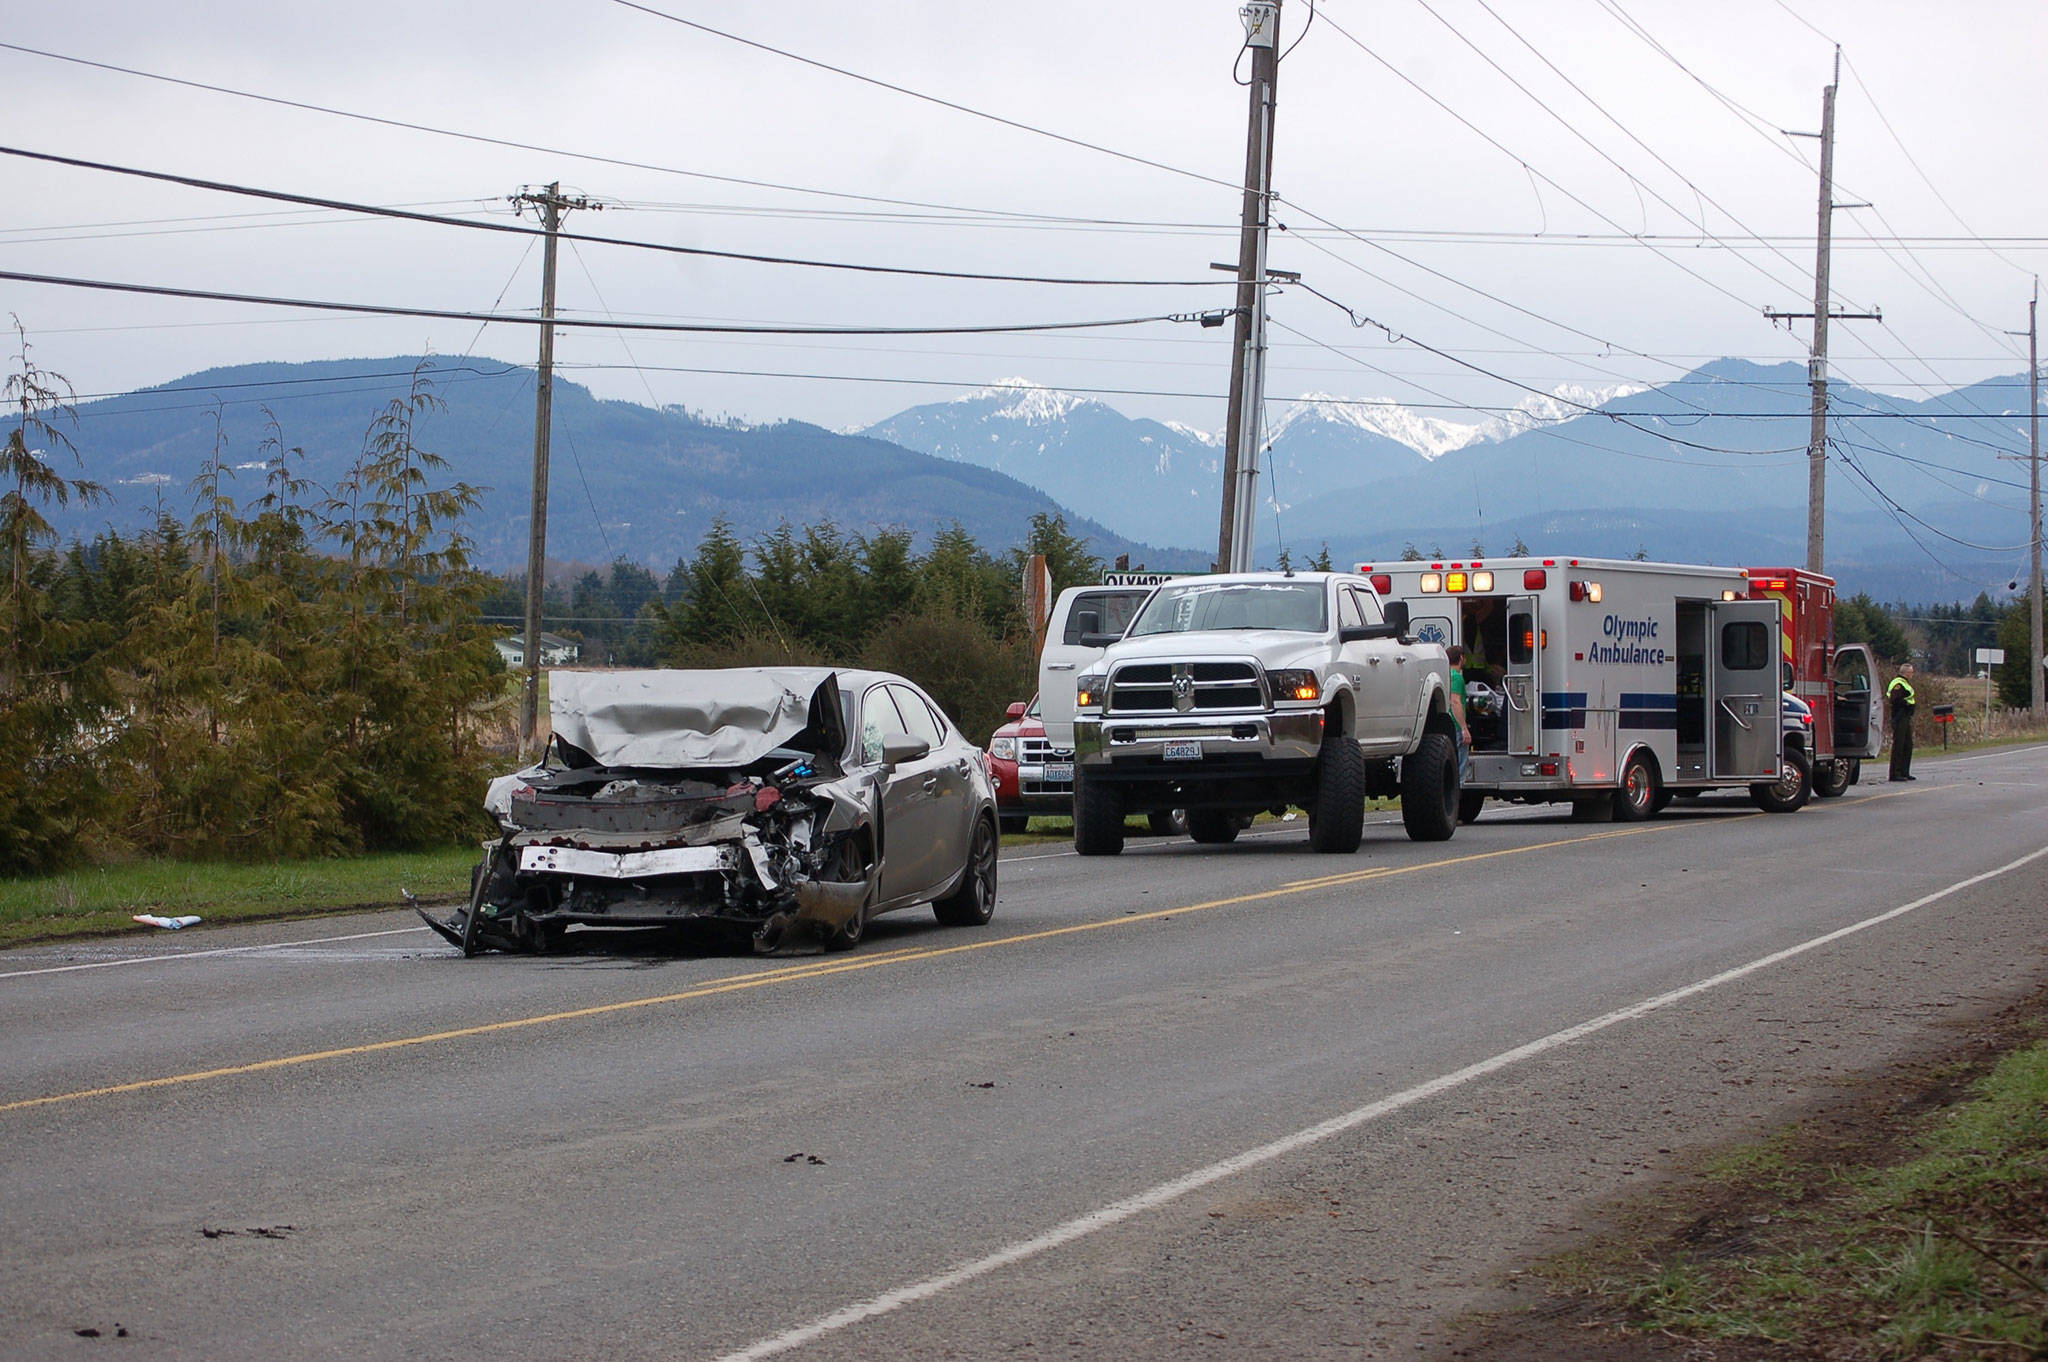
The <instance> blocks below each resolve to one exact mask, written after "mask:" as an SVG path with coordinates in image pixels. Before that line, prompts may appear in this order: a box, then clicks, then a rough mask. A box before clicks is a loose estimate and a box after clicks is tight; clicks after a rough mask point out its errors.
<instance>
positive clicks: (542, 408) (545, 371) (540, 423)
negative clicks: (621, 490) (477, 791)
mask: <svg viewBox="0 0 2048 1362" xmlns="http://www.w3.org/2000/svg"><path fill="white" fill-rule="evenodd" d="M603 206H604V205H602V204H599V203H595V202H593V201H591V200H589V199H585V198H574V199H566V198H563V197H562V184H561V181H559V180H557V181H555V182H554V183H553V184H550V185H549V186H548V187H547V188H546V189H544V190H542V191H540V192H539V193H535V192H533V191H532V190H521V191H520V192H519V193H517V194H514V195H513V196H512V208H513V211H514V212H517V213H520V214H521V215H522V216H523V215H524V213H525V210H526V209H527V208H537V209H539V210H540V215H541V224H542V226H543V227H544V228H545V229H546V233H547V236H546V239H545V240H544V241H543V243H542V255H541V262H542V263H541V274H540V376H539V381H538V382H537V383H536V384H535V386H534V397H533V512H532V521H531V524H530V525H529V526H528V530H527V540H526V648H525V655H526V698H525V701H524V702H523V703H522V704H521V706H520V711H519V744H520V750H521V751H523V752H527V753H532V752H534V751H535V749H536V747H537V746H538V738H539V735H540V654H541V646H540V606H541V597H542V596H543V595H544V594H545V593H546V590H547V580H546V578H547V561H548V435H549V431H550V428H551V427H552V425H553V422H554V405H555V244H556V243H555V234H556V233H557V232H559V231H561V229H562V214H563V213H565V212H568V211H570V210H571V209H576V208H591V209H596V208H602V207H603Z"/></svg>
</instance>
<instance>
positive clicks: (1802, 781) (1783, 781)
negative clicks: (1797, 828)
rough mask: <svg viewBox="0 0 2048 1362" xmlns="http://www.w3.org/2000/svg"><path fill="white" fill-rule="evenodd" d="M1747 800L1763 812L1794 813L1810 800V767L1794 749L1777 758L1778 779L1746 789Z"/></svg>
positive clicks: (1799, 752) (1811, 787) (1811, 768)
mask: <svg viewBox="0 0 2048 1362" xmlns="http://www.w3.org/2000/svg"><path fill="white" fill-rule="evenodd" d="M1749 797H1750V799H1752V800H1753V801H1755V803H1756V806H1757V807H1758V808H1759V809H1762V810H1763V811H1764V812H1765V813H1797V812H1799V810H1801V809H1803V808H1805V807H1806V801H1807V800H1808V799H1811V798H1812V797H1813V766H1812V764H1811V762H1810V761H1809V759H1808V758H1807V755H1806V754H1805V753H1804V752H1801V751H1799V750H1797V749H1796V748H1795V749H1794V750H1792V751H1790V752H1787V753H1785V755H1784V756H1782V757H1780V758H1779V759H1778V778H1777V779H1776V780H1774V781H1771V782H1770V783H1768V784H1760V785H1752V786H1750V787H1749Z"/></svg>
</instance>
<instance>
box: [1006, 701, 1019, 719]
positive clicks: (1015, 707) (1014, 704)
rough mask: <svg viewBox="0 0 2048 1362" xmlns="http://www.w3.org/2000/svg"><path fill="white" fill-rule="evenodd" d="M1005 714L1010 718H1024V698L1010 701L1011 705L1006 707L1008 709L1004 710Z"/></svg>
mask: <svg viewBox="0 0 2048 1362" xmlns="http://www.w3.org/2000/svg"><path fill="white" fill-rule="evenodd" d="M1003 715H1004V717H1005V718H1010V719H1021V718H1023V717H1024V702H1023V701H1022V700H1012V701H1010V707H1009V708H1008V709H1006V710H1004V711H1003Z"/></svg>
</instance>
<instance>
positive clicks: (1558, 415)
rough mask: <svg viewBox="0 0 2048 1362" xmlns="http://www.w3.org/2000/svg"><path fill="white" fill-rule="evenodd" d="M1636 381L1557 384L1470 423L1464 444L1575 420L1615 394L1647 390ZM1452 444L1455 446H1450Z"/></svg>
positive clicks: (1621, 395) (1606, 401) (1514, 434)
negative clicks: (1547, 391)
mask: <svg viewBox="0 0 2048 1362" xmlns="http://www.w3.org/2000/svg"><path fill="white" fill-rule="evenodd" d="M1648 391H1649V389H1647V388H1645V387H1644V386H1643V385H1642V384H1640V383H1610V384H1607V385H1606V386H1604V387H1597V388H1589V387H1587V386H1586V385H1584V384H1582V383H1565V384H1560V385H1559V386H1558V387H1555V388H1553V389H1551V390H1550V394H1549V395H1548V396H1546V397H1538V396H1535V395H1534V394H1532V395H1530V396H1528V397H1525V398H1523V399H1522V400H1521V401H1520V402H1518V403H1516V404H1515V409H1514V410H1513V411H1511V412H1509V413H1508V414H1507V415H1505V416H1492V417H1488V418H1487V419H1486V420H1484V421H1481V422H1480V423H1479V424H1478V425H1475V426H1472V427H1470V429H1471V431H1472V438H1471V439H1470V440H1469V441H1467V442H1466V443H1468V444H1477V443H1478V442H1479V441H1481V440H1495V441H1497V440H1506V439H1510V438H1512V437H1514V436H1516V435H1520V434H1522V433H1523V432H1524V431H1530V430H1535V429H1536V428H1537V427H1539V426H1554V425H1557V424H1558V423H1560V422H1563V421H1573V420H1577V419H1578V418H1579V417H1581V416H1584V415H1586V414H1587V411H1588V409H1598V408H1600V407H1604V406H1606V405H1607V404H1608V403H1609V402H1612V401H1615V400H1616V399H1618V398H1623V397H1634V396H1635V395H1636V394H1637V393H1640V392H1648ZM1453 447H1454V448H1456V446H1453Z"/></svg>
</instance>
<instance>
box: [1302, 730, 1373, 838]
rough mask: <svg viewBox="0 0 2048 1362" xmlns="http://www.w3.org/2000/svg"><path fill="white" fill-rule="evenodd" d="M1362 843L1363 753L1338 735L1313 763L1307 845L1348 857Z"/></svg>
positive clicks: (1363, 825)
mask: <svg viewBox="0 0 2048 1362" xmlns="http://www.w3.org/2000/svg"><path fill="white" fill-rule="evenodd" d="M1364 840H1365V753H1364V752H1363V751H1361V750H1360V749H1359V746H1358V744H1357V743H1355V742H1353V741H1352V740H1351V739H1349V738H1347V737H1345V736H1343V735H1342V734H1338V735H1337V736H1336V737H1335V738H1333V739H1332V740H1331V741H1329V742H1328V743H1326V744H1324V746H1323V755H1322V758H1321V759H1320V760H1319V761H1317V762H1316V794H1315V804H1314V806H1313V807H1311V808H1310V809H1309V811H1308V844H1309V846H1311V847H1313V848H1314V849H1315V850H1317V851H1323V852H1333V853H1336V854H1338V855H1349V854H1350V853H1351V852H1354V851H1356V850H1358V844H1359V843H1360V842H1362V841H1364Z"/></svg>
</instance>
